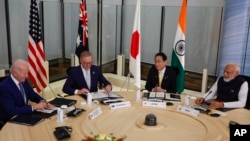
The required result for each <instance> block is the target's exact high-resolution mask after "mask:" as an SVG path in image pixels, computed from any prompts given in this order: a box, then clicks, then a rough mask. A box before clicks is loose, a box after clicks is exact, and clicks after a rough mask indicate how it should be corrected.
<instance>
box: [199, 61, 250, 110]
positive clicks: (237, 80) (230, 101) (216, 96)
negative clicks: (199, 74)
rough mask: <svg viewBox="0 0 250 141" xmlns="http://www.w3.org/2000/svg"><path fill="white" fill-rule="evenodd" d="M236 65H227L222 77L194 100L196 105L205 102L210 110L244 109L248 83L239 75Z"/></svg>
mask: <svg viewBox="0 0 250 141" xmlns="http://www.w3.org/2000/svg"><path fill="white" fill-rule="evenodd" d="M239 73H240V68H239V66H238V65H237V64H233V63H232V64H227V65H226V66H225V69H224V74H223V77H220V78H219V79H218V80H217V81H216V82H215V84H214V85H213V86H212V88H211V89H210V90H209V91H208V92H207V93H206V94H205V95H204V96H203V98H201V97H199V98H197V99H196V100H195V103H196V104H201V103H203V102H206V103H207V104H208V105H209V108H211V109H218V108H240V107H244V106H245V104H246V100H247V92H248V83H247V81H245V79H244V78H243V77H241V76H240V75H239Z"/></svg>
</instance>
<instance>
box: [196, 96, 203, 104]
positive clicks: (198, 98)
mask: <svg viewBox="0 0 250 141" xmlns="http://www.w3.org/2000/svg"><path fill="white" fill-rule="evenodd" d="M202 102H204V98H202V97H197V98H196V100H195V104H197V105H200V104H201V103H202Z"/></svg>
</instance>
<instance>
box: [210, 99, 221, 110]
mask: <svg viewBox="0 0 250 141" xmlns="http://www.w3.org/2000/svg"><path fill="white" fill-rule="evenodd" d="M223 107H224V103H223V102H221V101H211V102H209V108H211V109H217V108H223Z"/></svg>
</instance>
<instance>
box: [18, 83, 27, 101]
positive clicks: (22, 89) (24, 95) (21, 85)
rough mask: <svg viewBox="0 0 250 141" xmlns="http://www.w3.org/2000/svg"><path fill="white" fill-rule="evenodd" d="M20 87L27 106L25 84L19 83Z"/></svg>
mask: <svg viewBox="0 0 250 141" xmlns="http://www.w3.org/2000/svg"><path fill="white" fill-rule="evenodd" d="M19 87H20V91H21V94H22V96H23V100H24V103H25V104H26V94H25V91H24V88H23V84H22V83H19Z"/></svg>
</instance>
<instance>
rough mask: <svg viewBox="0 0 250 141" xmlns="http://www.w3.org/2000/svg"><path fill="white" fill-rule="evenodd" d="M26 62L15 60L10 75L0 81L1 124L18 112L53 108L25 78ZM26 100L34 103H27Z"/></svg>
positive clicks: (26, 75)
mask: <svg viewBox="0 0 250 141" xmlns="http://www.w3.org/2000/svg"><path fill="white" fill-rule="evenodd" d="M28 72H29V68H28V63H27V62H26V61H24V60H21V59H18V60H16V61H15V62H14V63H13V65H12V66H11V68H10V73H11V74H10V76H8V77H6V78H5V79H4V80H3V81H2V82H1V83H0V106H1V108H0V121H1V123H2V125H3V124H4V123H6V122H7V121H8V120H9V119H10V118H11V117H13V116H14V115H18V114H26V113H32V111H34V110H41V109H44V108H54V105H52V104H49V103H47V102H46V101H45V99H43V98H42V97H41V96H40V95H38V94H37V93H35V92H34V90H33V88H32V87H31V86H30V85H29V83H28V81H27V80H26V79H27V77H28ZM28 100H31V101H32V102H35V103H37V104H35V105H28Z"/></svg>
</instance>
